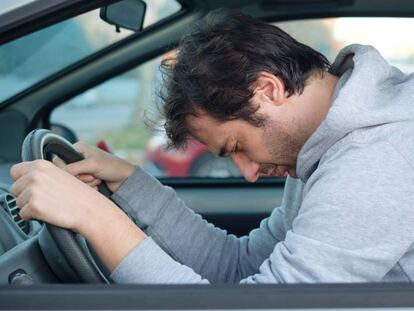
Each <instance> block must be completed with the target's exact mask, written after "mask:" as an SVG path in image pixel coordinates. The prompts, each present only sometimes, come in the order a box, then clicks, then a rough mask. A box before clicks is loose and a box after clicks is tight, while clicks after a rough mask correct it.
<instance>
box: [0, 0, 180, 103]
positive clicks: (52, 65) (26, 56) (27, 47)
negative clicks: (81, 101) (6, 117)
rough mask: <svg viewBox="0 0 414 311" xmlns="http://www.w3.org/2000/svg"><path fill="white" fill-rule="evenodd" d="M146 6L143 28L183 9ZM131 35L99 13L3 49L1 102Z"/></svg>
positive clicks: (159, 3)
mask: <svg viewBox="0 0 414 311" xmlns="http://www.w3.org/2000/svg"><path fill="white" fill-rule="evenodd" d="M146 2H147V10H146V15H145V20H144V28H145V27H147V26H149V25H151V24H154V23H156V22H158V21H160V20H161V19H163V18H165V17H167V16H170V15H172V14H174V13H175V12H177V11H179V10H180V8H181V6H180V4H179V3H178V2H176V1H166V0H147V1H146ZM132 33H133V32H132V31H129V30H126V29H121V30H120V31H119V32H117V31H115V27H114V26H112V25H109V24H107V23H106V22H104V21H103V20H101V19H100V18H99V9H97V10H93V11H91V12H88V13H85V14H82V15H79V16H76V17H74V18H71V19H68V20H65V21H63V22H60V23H58V24H55V25H52V26H50V27H47V28H44V29H42V30H39V31H36V32H34V33H32V34H30V35H27V36H24V37H22V38H20V39H17V40H14V41H12V42H10V43H7V44H4V45H2V46H0V85H1V86H2V88H1V92H0V102H1V101H3V100H5V99H7V98H9V97H11V96H13V95H15V94H17V93H18V92H20V91H22V90H24V89H26V88H28V87H30V86H32V85H33V84H35V83H37V82H39V81H41V80H42V79H44V78H46V77H48V76H50V75H51V74H53V73H55V72H58V71H60V70H62V69H63V68H65V67H67V66H69V65H71V64H73V63H75V62H77V61H79V60H81V59H83V58H85V57H86V56H88V55H90V54H92V53H95V52H97V51H99V50H101V49H103V48H104V47H106V46H109V45H110V44H112V43H115V42H117V41H119V40H121V39H123V38H125V37H127V36H130V35H131V34H132Z"/></svg>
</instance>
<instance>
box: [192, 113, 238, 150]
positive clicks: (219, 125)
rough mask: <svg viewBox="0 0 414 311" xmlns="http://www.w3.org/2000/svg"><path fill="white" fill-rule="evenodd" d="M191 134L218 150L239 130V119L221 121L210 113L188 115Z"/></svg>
mask: <svg viewBox="0 0 414 311" xmlns="http://www.w3.org/2000/svg"><path fill="white" fill-rule="evenodd" d="M186 122H187V125H188V127H189V129H190V133H191V136H193V137H194V138H195V139H197V140H198V141H199V142H201V143H203V144H205V145H206V146H208V147H209V149H210V150H212V151H213V152H216V153H217V152H218V151H219V149H220V148H221V147H222V145H223V143H224V142H225V141H226V140H227V139H228V138H230V137H234V136H235V135H237V132H238V126H237V124H238V122H240V121H238V120H232V121H219V120H217V119H215V118H213V117H211V116H209V115H206V114H201V115H198V116H188V117H187V119H186Z"/></svg>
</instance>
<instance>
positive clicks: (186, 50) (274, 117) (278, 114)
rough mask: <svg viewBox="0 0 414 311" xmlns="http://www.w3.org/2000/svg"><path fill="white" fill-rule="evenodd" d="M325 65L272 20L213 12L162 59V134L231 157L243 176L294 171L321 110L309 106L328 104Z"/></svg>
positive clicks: (178, 142) (173, 141) (175, 142)
mask: <svg viewBox="0 0 414 311" xmlns="http://www.w3.org/2000/svg"><path fill="white" fill-rule="evenodd" d="M328 67H329V63H328V61H327V60H326V58H325V57H324V56H322V55H321V54H320V53H318V52H316V51H314V50H313V49H311V48H309V47H308V46H306V45H303V44H301V43H299V42H297V41H295V40H294V39H293V38H291V37H290V36H289V35H288V34H286V33H285V32H283V31H282V30H280V29H279V28H277V27H275V26H272V25H269V24H266V23H263V22H260V21H256V20H254V19H252V18H250V17H248V16H246V15H243V14H241V13H238V12H234V11H229V10H220V11H215V12H212V13H210V14H209V15H207V17H205V18H204V19H203V20H201V21H200V22H199V23H197V25H195V26H194V27H193V29H192V30H191V31H190V32H189V33H188V34H187V35H186V36H185V37H184V38H183V39H182V41H181V43H180V46H179V49H178V54H177V56H176V59H174V60H167V61H166V62H164V69H165V71H164V72H165V74H166V89H165V92H164V94H163V96H162V99H163V102H164V106H163V109H164V114H165V118H166V123H165V128H166V132H167V136H168V137H169V139H170V142H171V144H172V145H173V146H175V147H180V146H182V145H184V144H185V142H186V140H187V139H188V138H190V137H194V138H196V139H197V140H199V141H200V142H202V143H204V144H206V145H207V146H208V147H209V149H210V150H211V151H212V152H214V153H216V154H218V155H221V156H231V157H232V159H233V161H234V162H235V163H236V165H238V167H239V168H240V170H241V172H242V173H243V174H244V176H245V177H246V179H248V180H250V181H255V180H256V179H257V177H258V176H259V175H260V174H265V175H284V174H286V173H289V174H290V175H292V176H295V175H296V172H295V169H296V159H297V155H298V153H299V150H300V148H301V147H302V146H303V144H304V143H305V141H306V140H307V139H308V138H309V136H310V135H311V133H312V132H313V131H314V130H315V129H316V127H317V126H318V125H319V123H320V122H321V121H322V118H323V116H324V113H322V112H319V113H318V112H317V113H316V115H315V116H313V112H312V108H315V107H313V106H314V105H315V104H316V105H317V104H318V102H319V101H320V100H321V101H322V102H323V103H325V102H326V101H328V102H330V97H329V94H327V93H329V92H327V89H331V85H329V87H328V86H327V85H326V83H324V76H326V75H327V74H324V73H325V72H326V69H327V68H328ZM325 106H326V105H325ZM316 110H317V109H316Z"/></svg>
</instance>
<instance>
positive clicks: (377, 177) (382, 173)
mask: <svg viewBox="0 0 414 311" xmlns="http://www.w3.org/2000/svg"><path fill="white" fill-rule="evenodd" d="M384 153H385V154H387V155H388V156H389V157H390V158H392V159H394V160H395V161H397V162H396V163H395V166H394V167H392V168H390V167H389V163H388V161H387V159H388V158H387V157H384V156H378V154H381V155H384ZM407 172H409V173H407ZM304 193H305V197H304V201H303V203H302V207H301V209H300V211H299V214H298V215H297V217H296V218H295V219H294V221H293V223H292V229H291V230H289V231H288V232H287V234H286V238H285V240H284V241H281V242H279V243H277V244H276V246H275V247H274V249H273V252H272V253H271V254H270V256H269V258H267V259H266V260H265V261H264V262H263V264H262V265H261V266H260V269H259V271H258V272H257V273H255V274H253V275H251V276H249V277H247V278H245V279H243V280H241V283H298V282H301V283H302V282H303V283H308V282H309V283H311V282H312V283H313V282H376V281H381V280H382V279H383V278H384V276H385V275H386V274H387V272H389V271H390V270H391V269H392V268H393V267H394V266H395V265H396V263H397V262H398V261H399V259H400V258H401V257H402V256H403V255H404V254H405V253H406V252H407V250H408V249H409V247H410V245H411V244H412V243H413V241H414V227H413V225H412V224H413V223H414V216H413V213H412V212H411V210H412V202H414V178H413V174H412V167H411V166H410V165H409V164H408V163H407V162H406V161H405V160H404V159H403V158H402V157H401V155H400V154H399V153H398V152H397V151H396V150H395V149H394V148H393V147H392V146H391V145H389V144H387V143H378V144H375V145H373V146H364V145H360V144H358V143H356V144H351V145H348V146H347V147H346V149H345V150H342V151H341V152H339V153H338V154H337V155H336V156H333V157H332V158H331V159H330V160H329V161H327V162H325V163H323V165H322V166H321V168H320V169H317V170H316V171H315V172H314V174H313V175H312V176H311V178H310V179H309V181H308V183H307V186H306V189H305V192H304ZM396 198H398V201H397V200H396ZM397 202H398V203H397ZM146 247H148V249H149V250H148V249H146ZM202 247H204V245H202ZM196 248H197V250H198V249H199V247H198V246H196ZM207 248H209V249H210V246H208V247H207ZM210 251H211V249H210ZM221 251H222V252H223V254H225V253H226V251H225V249H223V248H221ZM192 252H193V250H190V251H189V252H188V253H192ZM223 254H222V255H223ZM151 258H152V259H153V260H154V262H155V263H153V262H152V261H151V260H150V259H151ZM141 260H142V263H143V265H141V264H140V263H141V262H140V261H141ZM145 265H146V266H145ZM138 267H139V268H138ZM121 272H122V273H121ZM142 274H144V277H143V276H142ZM113 275H114V279H115V280H116V281H119V282H128V281H131V282H141V280H144V282H145V281H150V279H151V280H152V281H153V282H154V280H156V281H158V282H160V283H171V282H173V283H174V282H175V281H171V280H172V279H173V280H176V282H180V283H207V282H208V281H207V280H206V279H204V278H203V277H201V276H200V274H199V273H197V271H194V270H191V269H190V268H188V267H186V266H184V265H182V264H180V263H178V262H177V261H175V260H173V259H172V258H170V257H169V256H168V255H167V254H165V252H163V251H162V250H160V249H159V248H158V247H157V245H156V244H155V243H153V241H151V240H149V239H148V240H146V243H145V244H142V245H141V244H140V245H138V247H136V248H135V249H134V250H133V251H132V252H131V253H130V254H129V255H127V256H126V258H124V260H123V262H121V264H120V265H119V266H118V267H117V268H116V270H115V271H114V273H113ZM181 280H184V281H182V282H181Z"/></svg>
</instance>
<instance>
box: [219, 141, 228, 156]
mask: <svg viewBox="0 0 414 311" xmlns="http://www.w3.org/2000/svg"><path fill="white" fill-rule="evenodd" d="M228 141H229V138H228V137H227V138H226V139H225V140H224V143H223V145H222V146H221V147H220V151H219V153H218V156H219V157H224V156H225V155H226V153H227V151H226V147H227V142H228Z"/></svg>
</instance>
